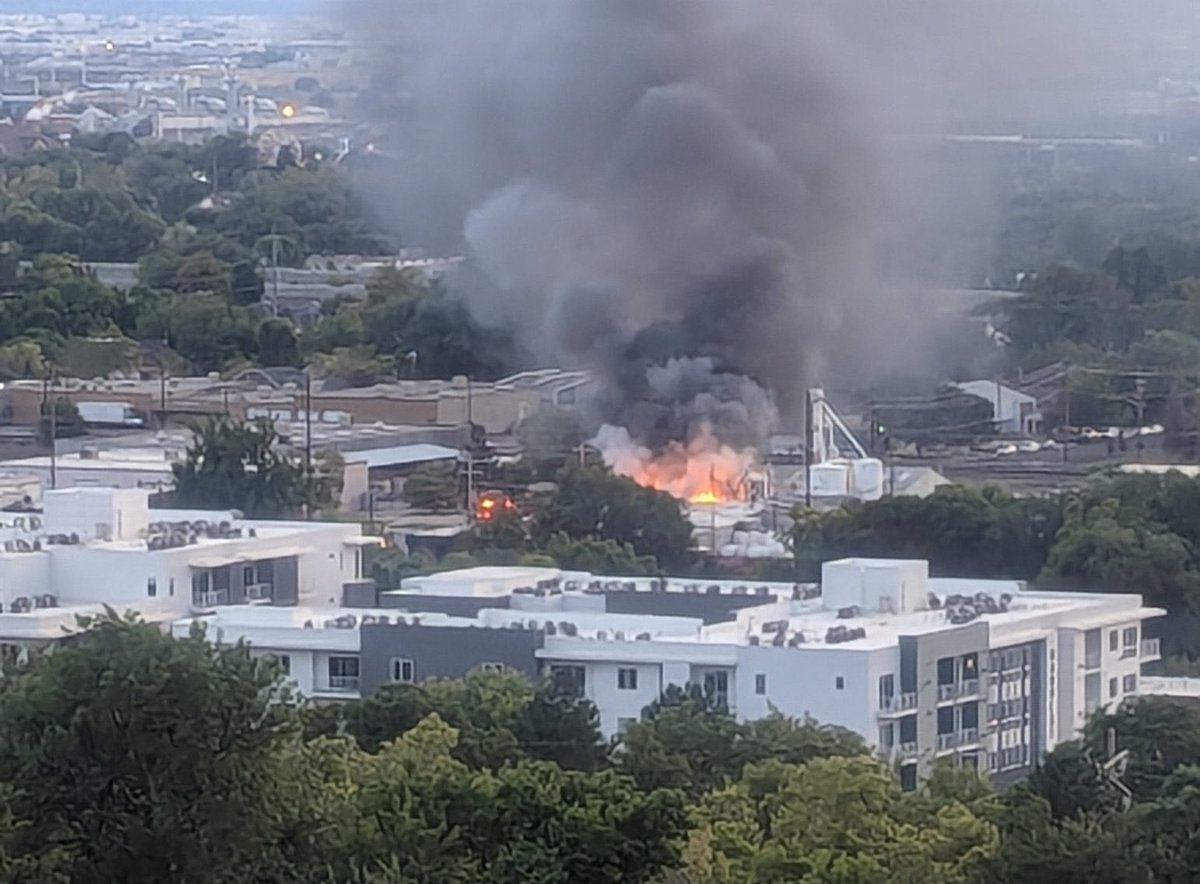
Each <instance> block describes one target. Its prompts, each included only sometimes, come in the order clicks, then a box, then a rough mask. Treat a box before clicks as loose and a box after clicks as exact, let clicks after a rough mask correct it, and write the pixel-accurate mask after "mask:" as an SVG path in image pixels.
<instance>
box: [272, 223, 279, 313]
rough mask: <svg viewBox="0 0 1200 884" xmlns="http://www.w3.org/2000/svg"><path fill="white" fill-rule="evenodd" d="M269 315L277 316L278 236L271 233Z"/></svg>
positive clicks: (273, 232)
mask: <svg viewBox="0 0 1200 884" xmlns="http://www.w3.org/2000/svg"><path fill="white" fill-rule="evenodd" d="M271 315H272V316H278V315H279V236H278V235H277V234H276V233H275V231H274V230H272V231H271Z"/></svg>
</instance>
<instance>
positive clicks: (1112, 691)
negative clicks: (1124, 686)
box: [1108, 633, 1118, 699]
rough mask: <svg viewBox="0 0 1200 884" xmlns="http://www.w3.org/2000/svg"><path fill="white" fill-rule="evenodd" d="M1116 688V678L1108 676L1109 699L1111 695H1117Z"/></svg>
mask: <svg viewBox="0 0 1200 884" xmlns="http://www.w3.org/2000/svg"><path fill="white" fill-rule="evenodd" d="M1114 635H1115V633H1114ZM1117 688H1118V683H1117V680H1116V679H1115V678H1110V679H1109V680H1108V696H1109V699H1112V698H1113V697H1115V696H1116V695H1117V693H1118V690H1117Z"/></svg>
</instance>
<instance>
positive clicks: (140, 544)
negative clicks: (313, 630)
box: [0, 488, 375, 652]
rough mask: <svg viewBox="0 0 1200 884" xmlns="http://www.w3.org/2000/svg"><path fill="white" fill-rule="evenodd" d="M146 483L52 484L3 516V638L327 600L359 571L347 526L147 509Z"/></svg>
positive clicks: (48, 637)
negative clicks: (84, 622)
mask: <svg viewBox="0 0 1200 884" xmlns="http://www.w3.org/2000/svg"><path fill="white" fill-rule="evenodd" d="M149 495H150V492H149V491H145V490H138V489H116V488H71V489H64V490H57V491H48V492H46V494H45V495H44V498H43V512H42V513H41V514H12V515H5V516H3V518H2V519H0V644H3V645H7V646H8V651H9V652H12V651H13V650H14V649H17V650H19V649H22V648H27V647H30V646H36V645H39V644H44V643H51V642H54V641H56V640H59V639H62V638H63V637H64V636H65V635H68V634H70V633H72V632H75V631H77V629H78V624H77V618H78V617H81V616H96V615H101V614H103V613H104V610H105V608H106V607H107V608H111V609H113V610H115V611H116V612H118V613H122V614H124V613H127V612H136V613H137V614H139V615H140V616H141V617H142V618H143V619H145V620H147V621H149V622H155V623H163V624H169V623H171V622H174V621H175V620H177V619H179V618H181V617H186V616H188V615H191V614H201V613H204V612H207V611H211V610H213V609H215V608H218V607H220V606H223V605H244V606H283V605H289V606H294V605H311V604H322V603H323V604H333V603H336V602H337V601H338V600H339V599H340V598H341V596H342V593H343V591H344V587H345V586H346V585H351V586H353V585H354V584H355V583H356V581H361V580H362V572H363V564H362V548H363V546H364V545H366V544H370V543H374V542H375V541H374V538H369V537H364V536H363V535H362V533H361V527H360V526H358V525H354V524H338V523H323V522H299V521H261V520H247V519H244V518H242V517H240V515H239V514H237V513H233V512H196V511H190V510H152V509H150V507H149Z"/></svg>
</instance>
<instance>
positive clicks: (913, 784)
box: [900, 764, 917, 792]
mask: <svg viewBox="0 0 1200 884" xmlns="http://www.w3.org/2000/svg"><path fill="white" fill-rule="evenodd" d="M900 788H901V789H903V790H904V791H905V792H912V791H913V790H914V789H916V788H917V766H916V765H915V764H906V765H904V766H903V767H901V768H900Z"/></svg>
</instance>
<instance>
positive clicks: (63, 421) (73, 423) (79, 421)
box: [37, 396, 87, 446]
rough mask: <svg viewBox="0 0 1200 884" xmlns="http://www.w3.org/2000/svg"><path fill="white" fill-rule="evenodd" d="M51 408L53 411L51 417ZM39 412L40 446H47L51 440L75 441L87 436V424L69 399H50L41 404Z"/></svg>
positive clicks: (38, 432) (38, 434) (38, 433)
mask: <svg viewBox="0 0 1200 884" xmlns="http://www.w3.org/2000/svg"><path fill="white" fill-rule="evenodd" d="M51 408H53V409H54V412H53V415H51V411H50V409H51ZM41 411H42V416H41V417H40V418H39V419H38V431H37V436H38V442H39V443H40V444H41V445H43V446H45V445H49V444H50V440H51V439H75V438H78V437H79V436H86V435H87V424H85V423H84V422H83V418H82V417H81V416H80V414H79V409H78V408H76V407H75V403H74V402H72V401H71V400H70V399H66V398H64V397H61V396H59V397H56V398H53V399H50V400H48V401H46V402H43V403H42V408H41Z"/></svg>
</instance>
